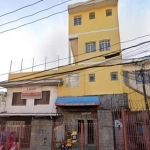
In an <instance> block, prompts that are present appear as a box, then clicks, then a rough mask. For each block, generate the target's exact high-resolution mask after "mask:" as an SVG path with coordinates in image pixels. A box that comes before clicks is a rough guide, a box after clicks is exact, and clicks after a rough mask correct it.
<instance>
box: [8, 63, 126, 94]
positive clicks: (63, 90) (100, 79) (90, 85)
mask: <svg viewBox="0 0 150 150" xmlns="http://www.w3.org/2000/svg"><path fill="white" fill-rule="evenodd" d="M83 67H86V66H80V65H76V66H67V67H62V68H60V69H59V70H55V71H47V72H42V73H38V74H37V72H36V74H34V73H32V72H30V73H18V74H10V75H9V80H10V81H12V79H14V78H18V79H15V80H16V81H17V80H22V79H26V80H27V79H30V78H31V77H39V76H40V78H36V79H42V77H41V76H45V75H51V74H53V73H57V72H62V71H64V72H65V71H69V70H74V69H78V68H83ZM121 68H122V67H121V66H114V67H106V68H104V67H102V68H101V67H100V68H92V69H88V70H82V71H78V72H74V73H73V74H75V73H79V87H76V88H68V87H66V77H67V74H65V75H60V76H57V78H62V79H63V81H64V83H63V85H60V86H59V88H58V96H83V95H100V94H101V95H103V94H113V93H118V94H120V93H123V88H122V83H123V82H122V77H121V76H120V72H121ZM111 72H118V80H117V81H111V78H110V73H111ZM93 73H95V82H89V76H88V75H89V74H93ZM31 74H34V76H28V75H31ZM24 75H25V76H26V78H22V77H23V76H24ZM19 77H21V78H19ZM43 78H45V77H43ZM46 78H47V77H46ZM55 78H56V77H55Z"/></svg>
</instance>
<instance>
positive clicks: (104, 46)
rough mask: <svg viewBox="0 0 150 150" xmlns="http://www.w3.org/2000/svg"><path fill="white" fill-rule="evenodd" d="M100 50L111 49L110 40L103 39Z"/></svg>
mask: <svg viewBox="0 0 150 150" xmlns="http://www.w3.org/2000/svg"><path fill="white" fill-rule="evenodd" d="M99 50H100V52H102V51H109V50H110V40H102V41H100V42H99Z"/></svg>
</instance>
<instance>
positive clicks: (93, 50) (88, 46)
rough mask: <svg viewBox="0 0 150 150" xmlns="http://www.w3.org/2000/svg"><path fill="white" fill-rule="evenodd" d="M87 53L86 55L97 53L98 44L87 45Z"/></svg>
mask: <svg viewBox="0 0 150 150" xmlns="http://www.w3.org/2000/svg"><path fill="white" fill-rule="evenodd" d="M85 51H86V53H91V52H95V51H96V42H88V43H85Z"/></svg>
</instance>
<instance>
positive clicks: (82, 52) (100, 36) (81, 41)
mask: <svg viewBox="0 0 150 150" xmlns="http://www.w3.org/2000/svg"><path fill="white" fill-rule="evenodd" d="M104 39H108V40H110V44H111V46H112V45H114V44H116V43H120V38H119V30H113V31H109V32H100V33H91V34H88V35H80V36H79V37H78V61H81V60H84V59H88V58H91V57H95V56H99V55H104V54H107V53H111V52H115V51H120V50H121V47H120V44H117V45H114V46H112V47H110V50H109V51H103V52H100V50H99V41H101V40H104ZM87 42H96V52H92V53H86V49H85V43H87ZM102 59H104V57H99V59H97V58H96V60H102ZM90 61H94V60H93V59H91V60H90Z"/></svg>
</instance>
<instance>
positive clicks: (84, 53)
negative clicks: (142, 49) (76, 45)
mask: <svg viewBox="0 0 150 150" xmlns="http://www.w3.org/2000/svg"><path fill="white" fill-rule="evenodd" d="M141 37H143V36H141ZM136 39H137V38H134V39H131V41H133V40H136ZM125 42H130V40H128V41H124V43H125ZM149 42H150V41H146V43H149ZM120 43H121V42H120ZM120 43H115V44H113V45H111V46H110V47H113V46H115V45H117V44H120ZM146 43H145V42H142V43H139V44H137V45H134V46H133V47H137V46H140V45H143V44H146ZM130 48H132V46H131V47H127V48H125V49H122V50H121V51H125V50H127V49H130ZM97 50H100V49H97ZM97 50H96V51H97ZM118 51H119V52H120V50H118ZM84 54H87V53H86V52H85V53H81V54H78V55H75V56H70V57H65V58H62V59H59V60H60V61H61V60H65V59H68V58H72V57H77V56H81V55H84ZM57 61H58V60H54V61H50V62H47V63H46V64H49V63H53V62H57ZM42 65H45V63H42V64H39V65H35V66H34V67H38V66H42ZM31 68H32V67H28V68H24V69H22V70H27V69H31ZM56 68H57V67H56ZM56 68H55V69H56ZM18 71H20V70H17V71H14V72H11V73H16V72H18ZM7 74H9V73H3V74H0V76H3V75H7Z"/></svg>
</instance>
